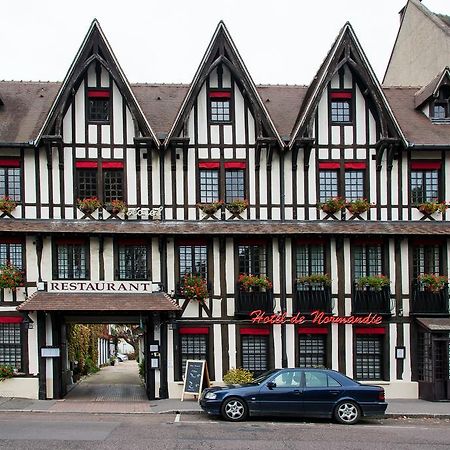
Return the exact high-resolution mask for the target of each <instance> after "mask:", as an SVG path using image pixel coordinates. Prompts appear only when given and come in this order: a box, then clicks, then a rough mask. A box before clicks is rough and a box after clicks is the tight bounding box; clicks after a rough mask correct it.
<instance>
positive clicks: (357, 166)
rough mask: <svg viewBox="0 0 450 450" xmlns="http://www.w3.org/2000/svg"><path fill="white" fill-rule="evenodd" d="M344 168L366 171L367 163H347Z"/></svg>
mask: <svg viewBox="0 0 450 450" xmlns="http://www.w3.org/2000/svg"><path fill="white" fill-rule="evenodd" d="M344 167H345V168H346V169H356V170H358V169H365V168H366V163H365V162H346V163H345V164H344Z"/></svg>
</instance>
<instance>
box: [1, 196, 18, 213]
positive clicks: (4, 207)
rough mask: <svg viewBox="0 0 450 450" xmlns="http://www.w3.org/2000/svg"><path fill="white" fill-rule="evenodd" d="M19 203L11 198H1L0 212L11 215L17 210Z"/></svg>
mask: <svg viewBox="0 0 450 450" xmlns="http://www.w3.org/2000/svg"><path fill="white" fill-rule="evenodd" d="M16 206H17V203H16V202H15V201H14V200H11V199H10V198H9V197H7V196H5V197H0V211H2V212H4V213H7V214H11V213H12V212H13V211H14V210H15V209H16Z"/></svg>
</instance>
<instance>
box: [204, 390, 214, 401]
mask: <svg viewBox="0 0 450 450" xmlns="http://www.w3.org/2000/svg"><path fill="white" fill-rule="evenodd" d="M205 398H206V400H215V399H216V398H217V394H216V393H215V392H207V393H206V395H205Z"/></svg>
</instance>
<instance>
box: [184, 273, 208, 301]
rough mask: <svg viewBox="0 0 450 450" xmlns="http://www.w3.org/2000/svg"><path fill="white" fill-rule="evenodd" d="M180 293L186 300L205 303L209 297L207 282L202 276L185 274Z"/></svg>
mask: <svg viewBox="0 0 450 450" xmlns="http://www.w3.org/2000/svg"><path fill="white" fill-rule="evenodd" d="M180 291H181V295H182V296H183V297H184V298H187V299H189V300H197V301H198V302H204V301H205V299H207V298H208V296H209V292H208V286H207V283H206V280H205V279H204V278H203V277H201V276H200V275H191V274H188V273H187V274H185V275H184V276H183V278H182V280H181V285H180Z"/></svg>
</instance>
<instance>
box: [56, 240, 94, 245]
mask: <svg viewBox="0 0 450 450" xmlns="http://www.w3.org/2000/svg"><path fill="white" fill-rule="evenodd" d="M55 244H56V245H64V244H75V245H85V244H87V240H86V239H83V238H58V239H55Z"/></svg>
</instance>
